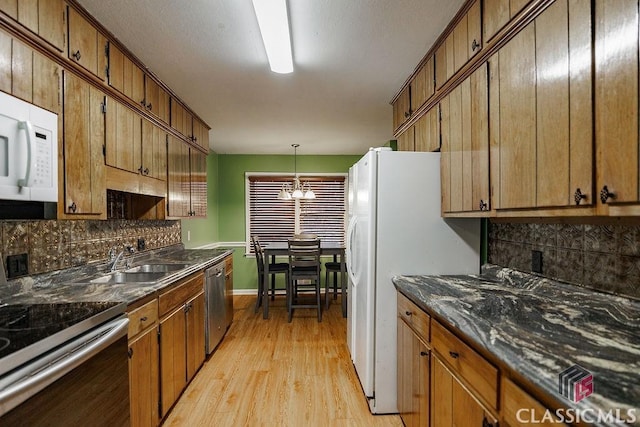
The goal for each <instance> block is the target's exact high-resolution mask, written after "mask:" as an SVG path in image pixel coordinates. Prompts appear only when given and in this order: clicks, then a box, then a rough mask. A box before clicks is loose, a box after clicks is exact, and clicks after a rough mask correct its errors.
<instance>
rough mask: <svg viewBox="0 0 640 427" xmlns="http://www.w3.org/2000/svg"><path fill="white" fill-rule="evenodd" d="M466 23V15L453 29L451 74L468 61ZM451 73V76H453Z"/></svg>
mask: <svg viewBox="0 0 640 427" xmlns="http://www.w3.org/2000/svg"><path fill="white" fill-rule="evenodd" d="M467 21H468V19H467V14H465V15H464V16H463V17H462V19H461V20H460V22H458V23H457V24H456V26H455V28H454V29H453V33H452V34H453V67H454V68H453V73H455V72H456V71H458V70H459V69H461V68H462V67H463V66H464V64H466V63H467V60H468V59H469V48H468V47H467V44H468V43H467V42H468V40H469V33H468V29H467ZM449 37H451V36H449ZM453 73H452V74H451V75H453ZM451 75H450V76H449V77H451Z"/></svg>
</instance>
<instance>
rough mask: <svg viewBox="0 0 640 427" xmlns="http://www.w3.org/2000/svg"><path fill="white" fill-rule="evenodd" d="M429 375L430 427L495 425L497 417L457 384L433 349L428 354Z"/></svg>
mask: <svg viewBox="0 0 640 427" xmlns="http://www.w3.org/2000/svg"><path fill="white" fill-rule="evenodd" d="M431 375H432V380H431V414H432V415H431V426H432V427H453V426H486V425H487V424H488V425H497V420H496V418H495V417H494V416H493V415H492V414H491V413H490V412H488V411H487V410H486V409H485V408H484V407H483V406H482V405H481V404H480V403H479V402H478V401H477V400H476V399H475V398H474V397H473V396H472V395H471V394H470V392H469V391H468V390H467V389H466V388H465V387H463V386H462V384H460V382H459V381H458V379H457V378H456V377H455V376H454V375H453V374H452V373H451V372H450V371H449V369H448V368H447V367H446V366H445V365H444V363H442V361H441V360H440V358H439V357H438V355H437V354H435V353H433V354H432V355H431Z"/></svg>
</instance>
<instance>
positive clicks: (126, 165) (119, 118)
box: [106, 98, 142, 174]
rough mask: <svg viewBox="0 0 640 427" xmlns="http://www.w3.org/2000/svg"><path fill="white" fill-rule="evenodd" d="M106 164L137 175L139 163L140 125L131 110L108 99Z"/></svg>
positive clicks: (136, 116) (139, 121)
mask: <svg viewBox="0 0 640 427" xmlns="http://www.w3.org/2000/svg"><path fill="white" fill-rule="evenodd" d="M106 126H107V131H106V164H107V165H108V166H111V167H115V168H118V169H122V170H125V171H127V172H133V173H136V174H137V173H138V172H139V168H140V165H141V164H142V163H141V158H140V157H141V144H142V142H141V141H142V129H141V127H142V123H141V118H140V116H139V115H137V114H136V113H135V112H134V111H133V110H131V109H130V108H128V107H126V106H125V105H123V104H121V103H120V102H118V101H115V100H114V99H112V98H110V99H109V103H108V106H107V117H106Z"/></svg>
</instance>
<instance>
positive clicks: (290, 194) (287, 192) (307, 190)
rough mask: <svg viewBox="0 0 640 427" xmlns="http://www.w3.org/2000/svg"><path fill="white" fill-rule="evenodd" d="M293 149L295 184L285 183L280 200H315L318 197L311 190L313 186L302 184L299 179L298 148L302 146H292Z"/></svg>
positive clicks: (279, 194) (279, 195)
mask: <svg viewBox="0 0 640 427" xmlns="http://www.w3.org/2000/svg"><path fill="white" fill-rule="evenodd" d="M291 146H292V147H293V184H290V183H288V182H287V183H284V184H282V189H281V190H280V192H279V193H278V199H280V200H291V199H315V198H316V195H315V193H314V192H313V191H312V190H311V186H310V185H309V183H308V182H306V183H304V184H303V183H301V182H300V179H299V178H298V161H297V158H298V157H297V156H298V147H299V146H300V144H291Z"/></svg>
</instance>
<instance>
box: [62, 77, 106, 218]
mask: <svg viewBox="0 0 640 427" xmlns="http://www.w3.org/2000/svg"><path fill="white" fill-rule="evenodd" d="M105 99H106V98H105V95H104V93H102V92H101V91H99V90H97V89H95V88H94V87H93V86H90V85H89V84H88V83H86V82H84V81H83V80H81V79H80V78H78V77H76V76H74V75H73V74H71V73H64V119H63V129H64V150H63V152H64V168H63V170H64V193H62V192H61V197H63V198H64V200H63V201H62V206H63V207H62V213H63V214H67V215H81V214H87V215H98V216H99V217H100V218H105V217H106V191H105V190H106V184H105V170H104V155H103V146H104V144H105V125H104V122H105V119H104V113H103V105H104V103H105ZM58 211H59V214H60V212H61V209H60V208H59V210H58Z"/></svg>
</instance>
